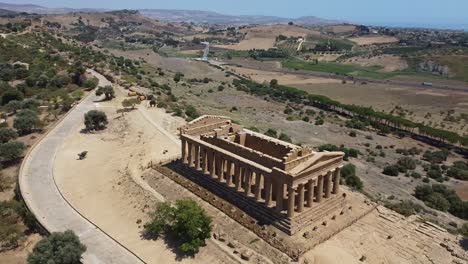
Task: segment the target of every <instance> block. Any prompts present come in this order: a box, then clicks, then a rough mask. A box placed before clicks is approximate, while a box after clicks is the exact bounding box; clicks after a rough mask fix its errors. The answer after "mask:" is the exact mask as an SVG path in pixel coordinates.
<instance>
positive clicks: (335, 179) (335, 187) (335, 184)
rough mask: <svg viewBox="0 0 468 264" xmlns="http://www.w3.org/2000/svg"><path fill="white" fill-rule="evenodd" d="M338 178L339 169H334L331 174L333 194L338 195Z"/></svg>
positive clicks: (339, 175) (339, 174)
mask: <svg viewBox="0 0 468 264" xmlns="http://www.w3.org/2000/svg"><path fill="white" fill-rule="evenodd" d="M340 177H341V168H339V167H338V168H336V169H335V173H334V174H333V194H338V193H339V192H340Z"/></svg>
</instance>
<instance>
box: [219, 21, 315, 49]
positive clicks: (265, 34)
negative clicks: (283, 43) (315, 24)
mask: <svg viewBox="0 0 468 264" xmlns="http://www.w3.org/2000/svg"><path fill="white" fill-rule="evenodd" d="M241 32H242V33H244V34H246V35H245V38H244V39H243V40H241V41H240V42H239V43H237V44H233V45H214V47H218V48H225V49H231V50H251V49H265V50H267V49H270V48H273V47H274V46H275V42H276V37H278V36H279V35H284V36H287V37H306V36H307V35H318V34H319V32H317V31H313V30H309V29H305V28H302V27H298V26H289V25H272V26H258V27H252V28H247V29H242V30H241Z"/></svg>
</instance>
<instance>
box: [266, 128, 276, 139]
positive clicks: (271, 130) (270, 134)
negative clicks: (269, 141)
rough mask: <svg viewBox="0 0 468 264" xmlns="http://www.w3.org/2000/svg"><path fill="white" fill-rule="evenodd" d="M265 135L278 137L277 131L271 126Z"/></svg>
mask: <svg viewBox="0 0 468 264" xmlns="http://www.w3.org/2000/svg"><path fill="white" fill-rule="evenodd" d="M265 135H267V136H269V137H272V138H277V137H278V132H277V131H276V130H274V129H273V128H269V129H268V130H267V131H266V132H265Z"/></svg>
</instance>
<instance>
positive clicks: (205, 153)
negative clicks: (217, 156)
mask: <svg viewBox="0 0 468 264" xmlns="http://www.w3.org/2000/svg"><path fill="white" fill-rule="evenodd" d="M200 152H201V154H202V159H203V161H202V162H203V163H202V168H203V174H208V165H209V163H208V151H207V149H206V148H205V147H202V149H201V151H200Z"/></svg>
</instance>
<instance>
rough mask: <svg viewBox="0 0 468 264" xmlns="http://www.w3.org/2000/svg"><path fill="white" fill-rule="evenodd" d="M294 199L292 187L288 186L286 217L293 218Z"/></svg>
mask: <svg viewBox="0 0 468 264" xmlns="http://www.w3.org/2000/svg"><path fill="white" fill-rule="evenodd" d="M295 199H296V192H295V191H294V188H293V187H292V186H288V208H287V209H288V217H293V216H294V200H295Z"/></svg>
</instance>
